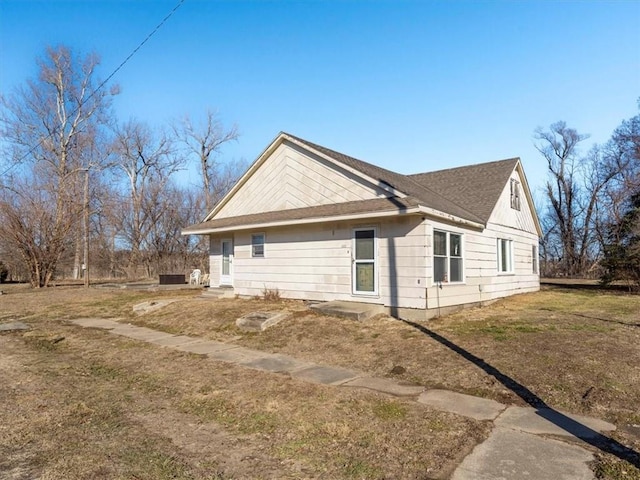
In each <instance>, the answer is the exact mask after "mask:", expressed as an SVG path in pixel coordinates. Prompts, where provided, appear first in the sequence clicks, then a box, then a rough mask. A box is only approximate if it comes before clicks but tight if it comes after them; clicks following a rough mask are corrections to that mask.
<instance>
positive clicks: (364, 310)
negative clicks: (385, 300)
mask: <svg viewBox="0 0 640 480" xmlns="http://www.w3.org/2000/svg"><path fill="white" fill-rule="evenodd" d="M311 309H312V310H315V311H316V312H320V313H322V314H323V315H333V316H336V317H345V318H352V319H354V320H359V321H362V320H367V319H369V318H371V317H373V316H375V315H379V314H381V313H385V309H384V307H383V306H382V305H374V304H371V303H360V302H343V301H340V300H333V301H331V302H323V303H316V304H315V305H311Z"/></svg>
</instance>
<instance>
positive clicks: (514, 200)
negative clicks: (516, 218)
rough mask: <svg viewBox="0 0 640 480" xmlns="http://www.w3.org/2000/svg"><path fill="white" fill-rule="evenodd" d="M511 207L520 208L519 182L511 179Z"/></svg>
mask: <svg viewBox="0 0 640 480" xmlns="http://www.w3.org/2000/svg"><path fill="white" fill-rule="evenodd" d="M511 208H513V209H514V210H520V182H518V181H517V180H516V179H515V178H512V179H511Z"/></svg>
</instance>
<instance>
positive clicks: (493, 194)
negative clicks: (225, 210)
mask: <svg viewBox="0 0 640 480" xmlns="http://www.w3.org/2000/svg"><path fill="white" fill-rule="evenodd" d="M282 136H284V138H285V140H286V139H288V140H290V141H292V142H297V143H299V144H301V145H303V146H306V147H307V148H310V149H312V150H315V151H316V152H318V153H320V154H322V155H325V156H326V157H328V158H330V159H331V160H333V161H335V162H337V163H339V164H342V165H344V166H346V167H349V168H351V169H353V170H356V171H358V172H360V173H362V174H363V175H365V176H367V177H369V178H371V179H373V180H375V181H377V182H379V183H380V185H385V186H390V187H392V188H394V189H395V190H397V191H399V192H402V193H403V194H405V195H407V197H405V198H400V197H391V198H386V199H385V198H378V199H373V200H360V201H355V202H345V203H335V204H329V205H319V206H315V207H305V208H295V209H288V210H278V211H273V212H264V213H257V214H250V215H242V216H238V217H228V218H220V219H215V218H214V219H212V220H209V221H206V222H203V223H200V224H197V225H192V226H190V227H188V228H185V229H184V230H183V233H185V234H189V233H195V232H198V231H202V230H207V229H218V228H230V227H241V226H248V227H249V226H251V225H258V224H267V223H273V222H288V221H291V222H295V221H296V220H303V219H309V218H317V219H319V220H320V221H321V219H322V218H327V217H334V216H341V215H350V214H360V213H367V212H384V211H398V210H403V209H407V208H411V207H416V206H418V205H422V206H424V207H428V208H432V209H434V210H437V211H440V212H442V213H444V214H449V215H454V216H456V217H459V218H462V219H465V220H469V221H472V222H477V223H483V224H484V223H486V222H487V221H488V219H489V217H490V215H491V212H492V211H493V208H494V207H495V205H496V203H497V201H498V199H499V197H500V194H501V193H502V191H503V189H504V187H505V185H506V183H507V180H508V179H509V177H510V175H511V173H512V172H513V169H514V168H515V166H516V165H517V163H518V159H517V158H511V159H508V160H499V161H496V162H489V163H481V164H477V165H470V166H464V167H458V168H450V169H447V170H439V171H436V172H427V173H418V174H414V175H402V174H400V173H396V172H392V171H390V170H386V169H384V168H381V167H378V166H376V165H372V164H370V163H367V162H364V161H362V160H358V159H357V158H353V157H350V156H348V155H345V154H343V153H340V152H336V151H335V150H331V149H329V148H326V147H323V146H321V145H317V144H315V143H312V142H309V141H307V140H304V139H302V138H299V137H296V136H294V135H291V134H288V133H284V132H282V133H281V134H280V135H279V136H278V137H277V138H281V137H282Z"/></svg>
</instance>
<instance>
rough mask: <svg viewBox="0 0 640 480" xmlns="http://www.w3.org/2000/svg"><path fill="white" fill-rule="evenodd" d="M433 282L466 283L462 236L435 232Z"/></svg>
mask: <svg viewBox="0 0 640 480" xmlns="http://www.w3.org/2000/svg"><path fill="white" fill-rule="evenodd" d="M433 280H434V281H435V282H442V283H456V282H457V283H460V282H463V281H464V269H463V259H462V235H459V234H457V233H450V232H441V231H438V230H434V232H433Z"/></svg>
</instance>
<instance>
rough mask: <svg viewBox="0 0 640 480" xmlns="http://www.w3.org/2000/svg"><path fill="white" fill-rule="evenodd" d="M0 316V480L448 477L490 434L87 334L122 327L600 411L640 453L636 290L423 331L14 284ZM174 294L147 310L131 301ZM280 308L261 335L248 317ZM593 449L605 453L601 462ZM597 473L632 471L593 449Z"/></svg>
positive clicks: (366, 399)
mask: <svg viewBox="0 0 640 480" xmlns="http://www.w3.org/2000/svg"><path fill="white" fill-rule="evenodd" d="M5 287H6V286H3V290H5V292H6V293H7V295H2V296H0V322H2V321H7V320H21V321H23V322H26V323H28V324H30V325H31V326H32V330H31V331H29V332H26V333H24V332H14V333H5V334H1V335H0V379H1V384H0V385H1V386H0V402H2V405H3V406H4V407H5V408H3V409H1V410H0V477H1V478H9V479H12V480H17V479H31V478H34V477H37V478H42V479H57V478H65V479H67V478H68V479H80V478H83V479H84V478H92V479H93V478H98V479H99V478H105V479H107V478H108V479H111V478H127V479H165V478H166V479H169V478H172V479H190V478H193V479H200V478H212V479H228V478H408V479H410V478H420V479H428V478H447V476H448V475H449V474H450V472H451V469H452V468H453V467H455V466H456V464H457V463H458V462H459V461H460V460H461V458H462V457H463V456H464V455H465V454H466V453H467V452H469V451H470V449H471V448H473V446H474V445H475V444H476V443H477V442H479V441H482V439H483V438H485V437H486V435H487V434H488V431H489V428H490V425H489V424H487V423H486V422H474V421H471V420H467V419H464V418H461V417H458V416H455V415H450V414H444V413H440V412H435V411H433V410H430V409H429V408H427V407H425V406H421V405H419V404H416V403H415V402H412V401H410V400H404V399H395V398H391V397H386V396H383V395H379V394H375V393H372V392H367V391H359V390H350V389H338V388H335V387H325V386H319V385H311V384H306V383H302V382H299V381H296V380H294V379H291V378H289V377H288V376H285V375H280V374H270V373H265V372H256V371H252V370H248V369H243V368H239V367H235V366H232V365H228V364H224V363H219V362H213V361H211V360H208V359H206V358H204V357H202V356H198V355H194V354H186V353H181V352H176V351H171V350H167V349H162V348H158V347H155V346H151V345H148V344H143V343H140V342H136V341H132V340H127V339H123V338H120V337H115V336H112V335H110V334H108V333H107V332H104V331H99V330H92V329H82V328H80V327H75V326H72V325H70V324H69V323H68V322H66V320H68V319H70V318H79V317H87V316H91V317H105V318H114V317H119V318H121V319H122V321H125V322H130V323H135V324H138V325H144V326H148V327H151V328H156V329H159V330H164V331H168V332H171V333H181V334H186V335H193V336H202V337H206V338H210V339H215V340H220V341H227V342H233V343H235V344H238V345H243V346H246V347H249V348H255V349H260V350H264V351H269V352H274V353H284V354H288V355H292V356H295V357H298V358H300V359H304V360H309V361H313V362H316V363H324V364H329V365H335V366H343V367H347V368H350V369H354V370H359V371H362V372H366V373H369V374H371V375H376V376H382V377H392V378H396V379H399V380H404V381H408V382H411V383H416V384H419V385H424V386H425V387H427V388H437V387H440V388H447V389H450V390H454V391H458V392H463V393H470V394H474V395H479V396H484V397H487V398H493V399H496V400H499V401H501V402H505V403H509V404H518V405H526V404H531V405H542V404H546V405H548V406H550V407H552V408H557V409H561V410H566V411H569V412H572V413H581V414H586V415H591V416H596V417H600V418H603V419H606V420H609V421H612V422H613V423H615V424H616V425H617V426H618V431H616V432H615V433H614V434H613V435H612V437H613V438H614V439H615V440H617V441H619V442H620V443H622V444H624V445H626V446H627V447H629V448H632V449H635V450H636V451H640V434H638V433H637V432H636V430H635V429H634V427H633V425H639V424H640V297H638V296H628V295H620V294H612V293H603V292H598V291H581V290H574V291H569V290H562V289H551V290H544V291H542V292H540V293H537V294H530V295H521V296H517V297H512V298H509V299H505V300H502V301H500V302H496V303H494V304H493V305H491V306H489V307H484V308H476V309H469V310H464V311H462V312H460V313H458V314H455V315H451V316H448V317H444V318H441V319H437V320H432V321H430V322H424V323H421V324H411V323H407V322H402V321H399V320H396V319H392V318H388V317H378V318H375V319H372V320H369V321H367V322H363V323H358V322H355V321H353V320H346V319H340V318H333V317H325V316H321V315H318V314H315V313H313V312H311V311H310V310H309V309H308V308H307V307H306V306H305V305H304V304H303V303H301V302H293V301H270V302H266V301H264V300H261V299H219V300H211V299H202V298H197V297H196V293H195V292H194V291H192V290H191V291H189V290H186V291H169V292H134V291H130V290H115V289H114V290H106V289H90V290H89V291H85V290H83V289H81V288H61V287H56V288H51V289H47V290H43V291H31V290H29V289H28V288H25V287H22V286H9V287H7V288H5ZM169 298H170V299H176V300H177V301H175V302H173V303H171V304H169V305H167V306H166V307H164V308H161V309H158V310H155V311H152V312H149V313H147V314H144V315H135V314H134V312H133V309H132V307H133V305H135V304H138V303H140V302H144V301H157V300H160V299H169ZM282 310H287V311H289V312H291V315H290V316H289V317H288V318H287V319H285V320H283V321H282V322H280V323H279V324H278V325H276V326H274V327H272V328H270V329H268V330H266V331H264V332H261V333H247V332H243V331H241V330H240V329H238V328H237V327H236V326H235V320H236V319H237V318H238V317H240V316H241V315H244V314H247V313H251V312H255V311H282ZM596 453H598V452H596ZM598 458H599V461H598V463H597V465H595V466H594V469H595V470H596V472H597V474H598V476H599V477H600V478H613V479H632V478H640V471H638V470H637V469H634V468H633V467H632V466H631V465H629V464H628V463H626V462H624V461H622V460H620V459H618V458H616V457H614V456H612V455H609V454H604V453H598Z"/></svg>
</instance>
